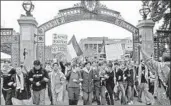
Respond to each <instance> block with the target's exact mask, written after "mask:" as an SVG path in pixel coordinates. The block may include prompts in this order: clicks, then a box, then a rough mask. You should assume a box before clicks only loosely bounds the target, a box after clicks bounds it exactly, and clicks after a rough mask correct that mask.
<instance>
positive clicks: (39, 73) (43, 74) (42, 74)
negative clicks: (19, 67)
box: [29, 67, 49, 91]
mask: <svg viewBox="0 0 171 106" xmlns="http://www.w3.org/2000/svg"><path fill="white" fill-rule="evenodd" d="M31 78H33V81H31V83H32V89H33V91H40V90H42V89H45V88H46V84H47V83H46V82H45V81H44V78H47V79H49V76H48V72H47V71H46V70H45V69H43V68H42V67H41V68H40V69H39V70H36V69H35V68H33V69H31V70H30V72H29V80H30V79H31ZM37 82H40V86H36V83H37Z"/></svg>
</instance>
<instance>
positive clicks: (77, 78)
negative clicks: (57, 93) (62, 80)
mask: <svg viewBox="0 0 171 106" xmlns="http://www.w3.org/2000/svg"><path fill="white" fill-rule="evenodd" d="M66 79H67V80H68V84H67V90H68V98H69V105H77V104H78V100H79V95H80V82H81V81H82V78H81V74H80V71H79V68H78V67H77V65H76V64H73V65H72V70H71V71H69V72H68V73H67V75H66Z"/></svg>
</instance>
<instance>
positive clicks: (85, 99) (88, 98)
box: [83, 91, 93, 105]
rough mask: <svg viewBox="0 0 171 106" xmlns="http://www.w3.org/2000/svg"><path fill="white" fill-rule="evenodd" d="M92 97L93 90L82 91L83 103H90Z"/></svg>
mask: <svg viewBox="0 0 171 106" xmlns="http://www.w3.org/2000/svg"><path fill="white" fill-rule="evenodd" d="M92 97H93V91H92V92H89V93H88V92H84V91H83V105H92Z"/></svg>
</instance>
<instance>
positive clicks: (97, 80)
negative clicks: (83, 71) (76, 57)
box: [93, 68, 100, 87]
mask: <svg viewBox="0 0 171 106" xmlns="http://www.w3.org/2000/svg"><path fill="white" fill-rule="evenodd" d="M93 72H94V87H100V69H98V68H97V69H93Z"/></svg>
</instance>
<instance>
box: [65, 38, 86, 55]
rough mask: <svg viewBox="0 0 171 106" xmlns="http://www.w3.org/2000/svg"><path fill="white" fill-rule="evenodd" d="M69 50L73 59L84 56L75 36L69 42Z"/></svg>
mask: <svg viewBox="0 0 171 106" xmlns="http://www.w3.org/2000/svg"><path fill="white" fill-rule="evenodd" d="M67 48H68V52H69V53H70V55H71V57H72V58H75V57H77V56H81V55H82V54H83V52H82V50H81V48H80V46H79V45H78V43H77V40H76V38H75V36H74V35H73V36H72V38H71V40H70V41H69V43H68V46H67Z"/></svg>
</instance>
